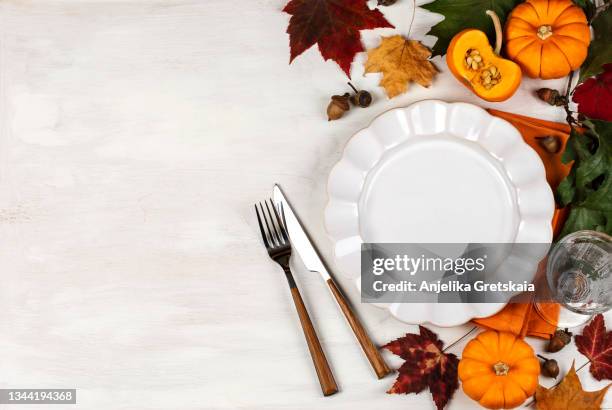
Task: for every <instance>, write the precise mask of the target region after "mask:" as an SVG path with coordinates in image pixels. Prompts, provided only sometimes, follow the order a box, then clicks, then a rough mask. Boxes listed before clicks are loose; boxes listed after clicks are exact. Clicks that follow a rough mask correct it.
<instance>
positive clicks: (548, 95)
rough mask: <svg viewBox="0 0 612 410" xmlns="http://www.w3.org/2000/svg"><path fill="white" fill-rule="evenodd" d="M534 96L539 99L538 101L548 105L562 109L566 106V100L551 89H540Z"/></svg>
mask: <svg viewBox="0 0 612 410" xmlns="http://www.w3.org/2000/svg"><path fill="white" fill-rule="evenodd" d="M536 94H537V95H538V97H539V98H540V100H542V101H544V102H546V103H548V104H550V105H556V106H557V107H562V106H564V105H565V104H567V98H565V96H564V95H561V93H560V92H559V91H557V90H553V89H551V88H540V89H538V90H537V91H536Z"/></svg>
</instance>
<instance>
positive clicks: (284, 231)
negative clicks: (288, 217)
mask: <svg viewBox="0 0 612 410" xmlns="http://www.w3.org/2000/svg"><path fill="white" fill-rule="evenodd" d="M270 204H271V205H272V210H273V211H274V215H276V220H277V221H278V226H279V228H280V233H281V235H282V236H283V239H284V241H283V242H284V243H287V242H289V237H288V236H287V221H285V220H284V219H285V213H284V212H283V211H282V209H283V208H282V206H283V203H282V202H281V204H280V206H281V212H283V218H281V217H280V215H279V214H278V211H277V210H276V207H275V206H274V202H273V201H272V198H270Z"/></svg>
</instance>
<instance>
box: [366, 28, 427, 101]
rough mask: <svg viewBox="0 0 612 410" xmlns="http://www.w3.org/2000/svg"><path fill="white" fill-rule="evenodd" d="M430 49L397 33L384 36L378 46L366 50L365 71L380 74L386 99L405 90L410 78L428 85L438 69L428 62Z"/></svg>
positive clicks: (425, 85) (424, 85)
mask: <svg viewBox="0 0 612 410" xmlns="http://www.w3.org/2000/svg"><path fill="white" fill-rule="evenodd" d="M429 57H431V51H430V50H429V49H428V48H427V47H425V46H424V45H423V44H421V42H420V41H416V40H408V39H406V38H404V37H403V36H400V35H396V36H391V37H383V39H382V42H381V43H380V46H378V47H377V48H374V49H372V50H369V51H368V61H366V63H365V72H366V73H377V72H380V73H382V75H383V76H382V79H381V80H380V85H381V86H382V87H383V88H384V89H385V91H386V92H387V95H388V96H389V98H393V97H395V96H397V95H399V94H402V93H404V92H406V90H407V89H408V85H409V83H410V82H411V81H414V82H415V83H417V84H420V85H422V86H423V87H429V86H430V85H431V82H432V80H433V78H434V76H435V75H436V74H437V72H438V70H437V69H436V67H435V66H434V65H433V64H432V63H431V61H429Z"/></svg>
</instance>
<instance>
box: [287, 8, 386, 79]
mask: <svg viewBox="0 0 612 410" xmlns="http://www.w3.org/2000/svg"><path fill="white" fill-rule="evenodd" d="M283 11H284V12H285V13H288V14H291V19H290V20H289V26H288V27H287V33H288V34H289V45H290V47H291V60H290V63H291V62H292V61H293V60H294V59H295V58H296V57H297V56H299V55H300V54H302V53H303V52H304V51H306V50H308V49H309V48H310V47H312V46H313V45H315V44H318V46H319V51H320V52H321V55H322V56H323V59H324V60H326V61H327V60H330V59H331V60H334V61H335V62H336V63H338V65H339V66H340V68H342V70H343V71H344V72H345V73H346V75H347V76H349V77H350V76H351V75H350V69H351V63H352V62H353V59H354V58H355V54H357V53H359V52H361V51H364V48H363V45H362V44H361V35H360V33H359V31H360V30H367V29H373V28H377V27H390V28H394V27H393V25H391V23H389V22H388V21H387V20H386V19H385V17H384V16H383V14H382V13H381V12H380V11H379V10H378V9H374V10H370V9H369V8H368V5H367V1H366V0H290V1H289V2H288V3H287V5H286V6H285V8H284V9H283Z"/></svg>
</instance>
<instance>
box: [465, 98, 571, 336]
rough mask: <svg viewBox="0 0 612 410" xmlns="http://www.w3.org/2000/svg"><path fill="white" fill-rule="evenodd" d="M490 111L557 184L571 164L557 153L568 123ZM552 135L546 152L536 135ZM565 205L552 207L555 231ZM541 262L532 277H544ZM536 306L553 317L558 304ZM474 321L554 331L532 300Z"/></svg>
mask: <svg viewBox="0 0 612 410" xmlns="http://www.w3.org/2000/svg"><path fill="white" fill-rule="evenodd" d="M488 111H489V113H491V114H492V115H494V116H496V117H499V118H502V119H504V120H506V121H508V122H510V123H511V124H512V125H514V126H515V127H516V128H517V129H518V130H519V132H520V133H521V135H522V136H523V139H524V140H525V142H526V143H527V144H529V146H531V148H533V149H534V150H535V151H536V152H537V153H538V155H539V156H540V158H542V162H543V163H544V168H545V170H546V180H547V181H548V183H549V184H550V186H551V187H552V188H553V190H555V189H556V188H557V185H559V183H560V182H561V180H563V178H565V176H566V175H567V174H568V173H569V171H570V169H571V166H570V165H569V164H563V163H562V162H561V154H562V152H563V150H564V149H565V144H566V143H567V139H568V138H569V132H570V127H569V125H567V124H560V123H556V122H550V121H544V120H538V119H536V118H530V117H525V116H523V115H518V114H511V113H507V112H504V111H498V110H493V109H490V110H488ZM548 135H550V136H554V137H557V138H559V142H560V143H561V144H560V149H559V152H557V153H555V154H553V153H549V152H547V151H546V150H545V149H544V148H542V147H541V146H540V144H539V143H538V140H537V138H538V137H544V136H548ZM566 211H567V210H566V209H556V210H555V213H554V216H553V220H552V222H551V223H552V226H553V232H554V234H555V235H557V234H558V233H559V231H560V230H561V227H562V226H563V222H564V221H565V218H566V217H567V212H566ZM544 273H545V264H544V263H541V264H540V267H539V269H538V274H537V276H536V281H540V280H542V281H545V275H544ZM540 308H542V309H544V310H545V314H546V315H547V316H548V317H557V316H558V314H559V305H557V304H556V303H546V304H540ZM474 322H475V323H476V324H477V325H479V326H483V327H486V328H489V329H495V330H500V331H505V332H510V333H514V334H515V335H519V336H520V337H525V336H535V337H541V338H544V339H548V338H549V337H550V335H552V334H553V333H554V332H555V329H556V326H553V325H552V324H550V323H548V322H546V321H545V320H544V319H542V317H541V316H540V315H539V314H538V312H537V311H536V308H535V305H534V304H533V303H509V304H508V305H506V307H504V308H503V309H502V310H501V311H500V312H499V313H497V314H495V315H493V316H490V317H487V318H483V319H475V320H474Z"/></svg>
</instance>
